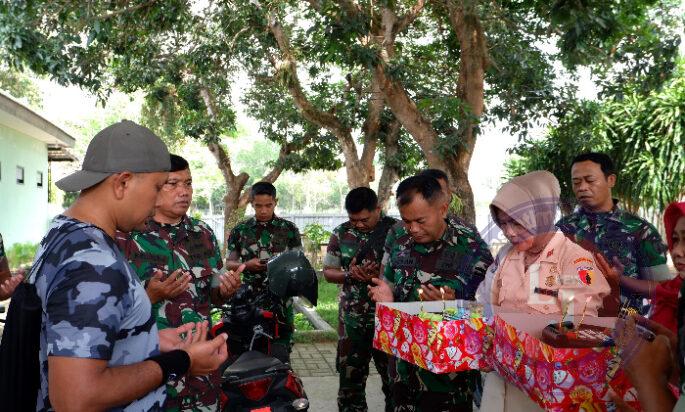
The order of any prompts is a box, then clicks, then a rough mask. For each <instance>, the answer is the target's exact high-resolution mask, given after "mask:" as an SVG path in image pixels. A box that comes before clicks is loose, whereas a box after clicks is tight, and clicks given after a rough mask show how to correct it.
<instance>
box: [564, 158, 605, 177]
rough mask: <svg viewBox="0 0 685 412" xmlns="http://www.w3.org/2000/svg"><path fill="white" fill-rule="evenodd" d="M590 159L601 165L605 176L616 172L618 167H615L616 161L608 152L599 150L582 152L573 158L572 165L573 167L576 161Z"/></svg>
mask: <svg viewBox="0 0 685 412" xmlns="http://www.w3.org/2000/svg"><path fill="white" fill-rule="evenodd" d="M588 160H589V161H591V162H593V163H597V164H598V165H599V167H600V168H601V169H602V173H604V176H605V177H609V176H611V175H615V174H616V168H615V167H614V161H613V160H611V158H610V157H609V155H607V154H606V153H599V152H586V153H581V154H579V155H578V156H576V157H574V158H573V161H571V167H573V165H574V164H576V163H580V162H586V161H588Z"/></svg>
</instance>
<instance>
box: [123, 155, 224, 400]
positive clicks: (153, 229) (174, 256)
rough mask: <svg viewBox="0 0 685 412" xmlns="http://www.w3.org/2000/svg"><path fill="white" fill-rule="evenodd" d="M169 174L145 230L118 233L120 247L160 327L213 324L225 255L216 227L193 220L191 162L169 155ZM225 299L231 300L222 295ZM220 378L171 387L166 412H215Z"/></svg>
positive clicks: (194, 379)
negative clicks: (212, 308)
mask: <svg viewBox="0 0 685 412" xmlns="http://www.w3.org/2000/svg"><path fill="white" fill-rule="evenodd" d="M171 166H172V167H171V172H170V173H169V177H168V179H167V182H166V183H165V185H164V187H163V188H162V191H161V192H160V195H159V198H158V206H157V209H156V212H155V216H154V217H153V218H151V219H149V220H148V221H147V222H146V227H145V228H141V230H137V231H133V232H131V233H130V234H125V233H122V232H119V233H117V243H118V245H119V247H120V249H121V250H122V251H123V253H124V255H125V256H126V258H127V259H128V260H129V262H130V264H131V266H132V267H133V269H134V270H135V272H136V273H137V275H138V277H139V278H140V280H141V281H143V282H144V284H145V288H146V291H147V293H148V296H149V297H150V301H151V302H152V313H153V315H154V316H155V317H156V320H157V327H158V328H159V329H165V328H176V327H178V326H181V325H183V324H185V323H188V322H202V321H211V320H210V317H209V312H210V301H211V295H213V296H214V300H215V303H219V299H220V297H219V296H218V294H219V293H218V292H217V290H216V289H215V290H213V291H212V282H215V284H214V286H216V285H217V283H218V277H219V270H220V269H222V267H223V263H222V259H221V251H220V248H219V246H218V244H217V241H216V237H215V236H214V232H213V231H212V229H211V228H210V227H209V226H207V225H206V224H205V223H204V222H202V221H201V220H198V219H194V218H191V217H189V216H188V215H187V214H186V211H187V209H188V207H189V205H190V202H191V200H192V179H191V176H190V170H189V169H188V163H187V162H186V161H185V160H184V159H182V158H180V157H179V156H175V155H172V156H171ZM224 297H227V296H224ZM220 383H221V381H220V376H219V373H218V371H217V372H215V373H212V374H210V375H209V376H194V377H190V376H186V377H182V378H179V379H175V380H171V381H169V382H168V383H167V388H166V393H167V398H166V401H165V403H164V408H165V410H167V411H217V410H219V409H220V395H221V390H220V389H221V388H220Z"/></svg>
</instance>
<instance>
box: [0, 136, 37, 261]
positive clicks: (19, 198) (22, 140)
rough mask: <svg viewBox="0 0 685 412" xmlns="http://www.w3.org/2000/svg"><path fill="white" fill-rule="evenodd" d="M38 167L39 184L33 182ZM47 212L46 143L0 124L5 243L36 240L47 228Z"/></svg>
mask: <svg viewBox="0 0 685 412" xmlns="http://www.w3.org/2000/svg"><path fill="white" fill-rule="evenodd" d="M17 166H21V167H23V168H24V184H18V183H17V178H16V175H17ZM39 171H40V172H42V173H43V187H38V186H37V181H38V176H37V173H38V172H39ZM47 214H48V148H47V145H46V144H45V143H43V142H41V141H39V140H36V139H34V138H32V137H30V136H28V135H26V134H23V133H21V132H19V131H17V130H14V129H11V128H9V127H7V126H6V125H0V233H2V237H3V240H4V243H5V247H6V248H7V247H9V246H11V245H12V244H14V243H18V242H35V243H37V242H39V241H40V240H41V238H42V237H43V235H45V231H46V229H47V223H48V216H47Z"/></svg>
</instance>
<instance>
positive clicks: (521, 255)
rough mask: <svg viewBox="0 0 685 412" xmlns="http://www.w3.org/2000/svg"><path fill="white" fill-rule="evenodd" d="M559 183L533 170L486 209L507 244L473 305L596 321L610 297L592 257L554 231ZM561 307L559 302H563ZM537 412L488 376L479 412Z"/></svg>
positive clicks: (521, 396)
mask: <svg viewBox="0 0 685 412" xmlns="http://www.w3.org/2000/svg"><path fill="white" fill-rule="evenodd" d="M559 194H560V189H559V181H558V180H557V179H556V177H554V175H553V174H551V173H549V172H546V171H535V172H531V173H528V174H525V175H523V176H518V177H515V178H513V179H512V180H510V181H509V182H507V183H505V184H504V186H502V187H501V188H500V190H499V191H498V192H497V195H496V196H495V198H494V199H493V201H492V203H491V204H490V212H491V213H492V217H493V219H494V221H495V223H496V224H497V226H499V228H500V229H501V230H502V232H503V233H504V236H505V237H506V238H507V240H508V241H509V243H508V244H507V245H505V246H504V247H503V248H502V249H501V250H500V252H499V253H498V254H497V257H496V258H495V262H494V263H493V264H492V265H491V266H490V268H489V269H488V272H487V274H486V277H485V280H484V281H483V282H482V283H481V285H480V287H479V288H478V291H477V293H476V300H478V301H479V302H481V303H484V304H489V305H492V306H493V307H494V309H495V310H496V311H497V310H502V311H516V312H528V313H544V314H561V313H562V305H563V309H567V310H568V311H569V313H573V314H580V313H582V312H583V311H585V313H586V314H587V315H589V316H597V311H598V309H599V308H600V307H601V306H602V300H603V297H604V296H606V295H607V294H609V293H610V287H609V284H608V283H607V281H606V279H604V275H603V274H602V273H601V272H600V271H599V270H598V269H597V266H596V265H595V261H594V258H593V256H592V254H591V253H590V252H588V251H586V250H585V249H583V248H582V247H580V246H578V245H577V244H575V243H573V242H572V241H571V240H569V239H568V238H566V237H565V236H564V234H563V233H562V232H561V231H559V230H557V229H556V227H555V226H554V222H555V221H556V212H557V206H558V203H559ZM562 302H563V303H562ZM536 410H541V409H540V408H539V406H537V405H536V404H535V403H534V402H533V401H532V400H530V399H529V398H528V397H527V396H526V395H525V394H523V393H522V392H521V391H520V390H519V389H518V388H516V387H515V386H513V385H511V384H508V383H505V382H504V381H503V380H502V378H501V377H500V376H499V375H497V374H496V373H495V372H490V373H489V374H488V376H487V379H486V382H485V385H484V389H483V400H482V403H481V411H483V412H491V411H493V412H494V411H497V412H499V411H507V412H513V411H525V412H532V411H536Z"/></svg>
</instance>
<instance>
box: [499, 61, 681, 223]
mask: <svg viewBox="0 0 685 412" xmlns="http://www.w3.org/2000/svg"><path fill="white" fill-rule="evenodd" d="M680 67H681V69H680V70H682V67H685V65H683V63H681V64H680ZM632 86H633V88H632V89H630V88H626V89H624V90H622V91H621V93H620V94H619V96H617V97H615V98H610V99H605V100H604V101H601V102H579V103H577V104H575V105H569V107H567V110H566V111H565V113H563V115H562V116H561V121H560V122H559V123H558V124H557V125H556V126H555V127H553V128H551V129H550V130H549V133H548V135H547V137H546V138H545V139H544V140H537V141H535V140H526V141H524V142H523V143H522V144H520V145H519V146H518V147H516V148H515V149H514V151H513V153H514V155H515V156H514V158H513V160H512V161H511V162H509V164H508V165H507V172H508V175H509V176H515V175H519V174H522V173H525V172H528V171H532V170H540V169H542V170H549V171H551V172H552V173H554V174H555V175H556V176H557V177H558V178H559V182H560V184H561V187H562V200H563V201H564V202H565V206H566V211H568V210H569V208H570V207H571V205H572V204H573V193H572V191H571V187H570V179H569V176H570V170H571V164H570V162H571V160H572V159H573V157H574V156H576V155H577V154H579V153H581V152H584V151H591V150H592V151H603V152H606V153H608V154H609V155H610V156H611V157H612V158H613V160H614V162H615V164H616V165H617V168H618V169H619V173H618V181H617V184H616V187H615V188H614V195H615V196H617V197H619V198H620V199H621V200H622V201H623V202H624V203H625V204H626V205H627V206H628V207H629V208H631V209H637V208H646V209H651V210H656V211H663V209H664V208H665V206H666V205H667V204H668V203H669V202H671V201H674V200H677V199H679V198H680V197H681V195H682V194H683V188H684V187H685V157H684V155H685V116H683V113H685V77H683V76H682V75H676V76H675V77H674V78H673V79H672V80H670V81H667V82H665V83H664V84H663V85H661V87H660V88H659V89H657V90H653V91H651V92H649V93H647V94H644V93H643V91H642V84H638V85H632Z"/></svg>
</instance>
